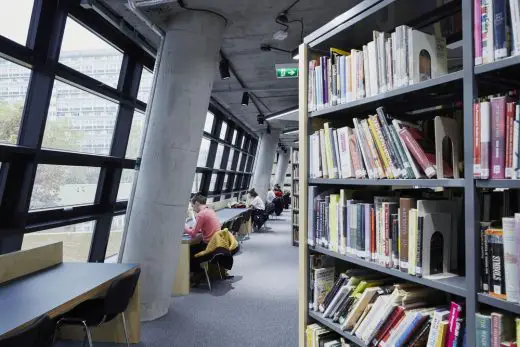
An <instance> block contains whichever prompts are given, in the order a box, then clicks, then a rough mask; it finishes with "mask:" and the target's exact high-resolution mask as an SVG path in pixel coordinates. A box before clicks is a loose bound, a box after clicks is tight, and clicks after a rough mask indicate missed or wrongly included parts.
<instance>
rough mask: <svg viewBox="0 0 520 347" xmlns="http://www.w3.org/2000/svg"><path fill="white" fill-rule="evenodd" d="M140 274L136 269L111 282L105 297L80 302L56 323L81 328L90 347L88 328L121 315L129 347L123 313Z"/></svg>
mask: <svg viewBox="0 0 520 347" xmlns="http://www.w3.org/2000/svg"><path fill="white" fill-rule="evenodd" d="M140 274H141V269H139V268H138V269H137V270H136V271H135V272H134V273H133V274H131V275H129V276H126V277H124V278H121V279H119V280H116V281H114V282H112V284H111V285H110V287H109V288H108V290H107V293H106V295H105V297H102V298H97V299H92V300H87V301H85V302H82V303H81V304H79V305H78V306H76V307H74V308H73V309H72V310H71V311H70V312H68V313H66V314H64V315H63V316H62V317H61V319H60V320H59V321H58V326H61V325H65V324H69V325H80V326H83V328H84V330H85V339H87V340H88V343H89V346H90V347H92V346H93V345H92V336H91V334H90V327H97V326H100V325H102V324H104V323H107V322H110V321H111V320H112V319H114V318H115V317H117V316H118V315H119V314H121V321H122V323H123V329H124V331H125V338H126V344H127V346H128V347H130V342H129V341H128V331H127V328H126V318H125V313H124V312H125V310H126V308H127V307H128V304H129V303H130V299H131V298H132V296H133V295H134V292H135V288H136V287H137V281H138V280H139V275H140ZM83 342H85V340H83Z"/></svg>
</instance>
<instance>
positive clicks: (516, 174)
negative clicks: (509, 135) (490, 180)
mask: <svg viewBox="0 0 520 347" xmlns="http://www.w3.org/2000/svg"><path fill="white" fill-rule="evenodd" d="M519 147H520V106H519V105H518V104H515V119H514V121H513V153H512V155H513V172H512V176H511V178H513V179H518V178H520V166H519V165H520V160H518V159H519V156H520V148H519Z"/></svg>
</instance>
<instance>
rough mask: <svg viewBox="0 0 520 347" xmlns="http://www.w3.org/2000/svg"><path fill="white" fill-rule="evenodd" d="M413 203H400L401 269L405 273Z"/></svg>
mask: <svg viewBox="0 0 520 347" xmlns="http://www.w3.org/2000/svg"><path fill="white" fill-rule="evenodd" d="M412 203H413V201H412V199H409V198H401V199H400V201H399V218H400V220H399V265H400V266H399V267H400V269H401V271H403V272H408V211H410V208H411V204H412Z"/></svg>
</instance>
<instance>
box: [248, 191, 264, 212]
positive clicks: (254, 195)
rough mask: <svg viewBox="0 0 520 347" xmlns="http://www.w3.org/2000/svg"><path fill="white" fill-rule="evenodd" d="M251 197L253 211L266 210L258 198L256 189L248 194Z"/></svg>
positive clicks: (250, 205) (250, 204)
mask: <svg viewBox="0 0 520 347" xmlns="http://www.w3.org/2000/svg"><path fill="white" fill-rule="evenodd" d="M248 193H249V196H250V197H251V198H252V199H253V200H251V202H250V203H249V207H252V208H253V210H262V211H263V210H265V204H264V202H263V201H262V199H261V198H260V197H259V196H258V193H257V192H256V191H255V188H251V190H250V191H249V192H248Z"/></svg>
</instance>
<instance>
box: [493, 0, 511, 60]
mask: <svg viewBox="0 0 520 347" xmlns="http://www.w3.org/2000/svg"><path fill="white" fill-rule="evenodd" d="M506 7H507V6H506V0H493V35H494V36H493V42H494V50H495V60H498V59H502V58H506V57H507V56H508V55H509V52H508V47H507V28H506V23H507V13H508V11H507V8H506Z"/></svg>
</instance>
